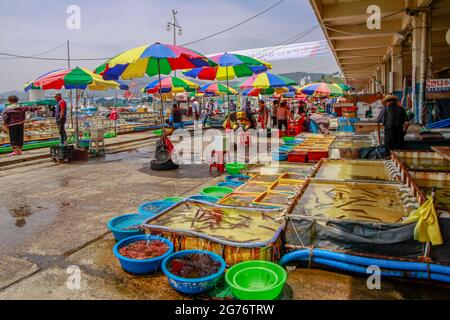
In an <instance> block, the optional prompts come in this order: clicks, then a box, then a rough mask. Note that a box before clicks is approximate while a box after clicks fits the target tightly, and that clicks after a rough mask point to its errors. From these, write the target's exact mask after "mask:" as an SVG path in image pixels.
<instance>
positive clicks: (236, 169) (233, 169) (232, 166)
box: [225, 162, 247, 174]
mask: <svg viewBox="0 0 450 320" xmlns="http://www.w3.org/2000/svg"><path fill="white" fill-rule="evenodd" d="M225 169H226V170H227V172H228V173H229V174H240V173H241V172H242V171H243V170H245V169H247V165H246V164H245V163H239V162H235V163H227V164H226V165H225Z"/></svg>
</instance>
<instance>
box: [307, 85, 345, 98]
mask: <svg viewBox="0 0 450 320" xmlns="http://www.w3.org/2000/svg"><path fill="white" fill-rule="evenodd" d="M298 93H303V94H306V95H308V96H319V97H325V96H342V95H344V90H343V89H342V88H341V87H340V86H339V85H337V84H331V83H325V82H319V83H311V84H307V85H305V86H303V87H300V88H299V89H298Z"/></svg>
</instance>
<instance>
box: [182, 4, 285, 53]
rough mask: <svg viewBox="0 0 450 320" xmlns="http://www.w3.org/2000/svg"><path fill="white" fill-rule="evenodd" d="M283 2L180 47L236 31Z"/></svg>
mask: <svg viewBox="0 0 450 320" xmlns="http://www.w3.org/2000/svg"><path fill="white" fill-rule="evenodd" d="M284 1H286V0H280V1H278V2H277V3H275V4H273V5H272V6H270V7H269V8H267V9H265V10H263V11H261V12H259V13H258V14H256V15H254V16H252V17H250V18H248V19H246V20H244V21H242V22H240V23H238V24H235V25H234V26H231V27H229V28H227V29H225V30H222V31H219V32H216V33H214V34H211V35H209V36H206V37H203V38H201V39H198V40H196V41H191V42H188V43H185V44H182V46H189V45H191V44H194V43H198V42H201V41H204V40H207V39H210V38H212V37H215V36H218V35H220V34H222V33H225V32H228V31H230V30H233V29H236V28H237V27H240V26H242V25H243V24H246V23H247V22H249V21H251V20H253V19H255V18H257V17H259V16H261V15H263V14H264V13H266V12H268V11H270V10H272V9H273V8H275V7H276V6H278V5H280V4H282V3H283V2H284Z"/></svg>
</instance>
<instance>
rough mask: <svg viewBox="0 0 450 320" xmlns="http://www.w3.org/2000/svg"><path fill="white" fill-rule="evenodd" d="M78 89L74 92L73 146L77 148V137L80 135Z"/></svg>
mask: <svg viewBox="0 0 450 320" xmlns="http://www.w3.org/2000/svg"><path fill="white" fill-rule="evenodd" d="M78 97H79V94H78V89H76V90H75V145H76V146H77V147H78V146H79V143H78V142H79V135H80V130H79V127H78Z"/></svg>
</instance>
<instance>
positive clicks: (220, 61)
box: [184, 53, 272, 105]
mask: <svg viewBox="0 0 450 320" xmlns="http://www.w3.org/2000/svg"><path fill="white" fill-rule="evenodd" d="M210 60H211V61H213V62H214V63H215V64H216V65H217V66H216V67H215V68H208V67H206V68H201V69H198V68H197V69H193V70H190V71H186V72H185V73H184V75H185V76H188V77H191V78H197V79H200V80H211V81H212V80H216V81H223V80H226V83H227V87H229V86H230V85H229V81H230V80H232V79H235V78H243V77H249V76H252V75H254V74H258V73H261V72H265V71H267V70H269V69H272V65H271V64H269V63H267V62H264V61H262V60H259V59H255V58H252V57H248V56H244V55H240V54H233V53H223V54H219V55H215V56H212V57H210ZM227 100H228V101H227V102H228V105H229V104H230V97H229V94H227Z"/></svg>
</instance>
